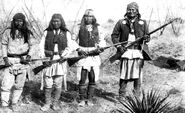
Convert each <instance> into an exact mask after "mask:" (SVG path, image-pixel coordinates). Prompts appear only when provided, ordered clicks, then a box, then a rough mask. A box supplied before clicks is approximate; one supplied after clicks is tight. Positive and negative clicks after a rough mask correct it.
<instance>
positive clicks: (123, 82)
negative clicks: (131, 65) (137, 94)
mask: <svg viewBox="0 0 185 113" xmlns="http://www.w3.org/2000/svg"><path fill="white" fill-rule="evenodd" d="M127 82H128V81H126V80H122V79H120V83H119V86H120V88H119V98H118V99H119V101H123V100H124V98H125V96H126V87H127Z"/></svg>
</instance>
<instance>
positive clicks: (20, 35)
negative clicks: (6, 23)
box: [1, 13, 33, 111]
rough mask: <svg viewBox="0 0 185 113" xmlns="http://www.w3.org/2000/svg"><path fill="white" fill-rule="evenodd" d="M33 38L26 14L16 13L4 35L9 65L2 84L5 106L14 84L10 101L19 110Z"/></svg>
mask: <svg viewBox="0 0 185 113" xmlns="http://www.w3.org/2000/svg"><path fill="white" fill-rule="evenodd" d="M31 38H32V32H31V31H30V30H29V29H28V25H27V22H26V20H25V16H24V15H23V14H22V13H17V14H15V15H14V16H13V20H12V21H11V26H10V27H9V28H7V29H6V30H5V32H4V34H3V37H2V55H3V59H4V63H5V65H6V66H7V68H5V69H4V70H3V79H2V85H1V105H2V107H4V108H7V107H8V106H9V99H10V92H11V88H12V87H13V85H14V89H13V93H12V100H11V101H10V102H11V107H12V109H13V110H14V111H16V110H17V102H18V100H19V98H20V96H21V93H22V91H23V87H24V84H25V80H26V74H27V72H26V68H25V67H26V66H27V62H26V61H29V60H30V59H31V53H32V51H33V48H32V44H31Z"/></svg>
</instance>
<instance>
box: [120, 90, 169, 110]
mask: <svg viewBox="0 0 185 113" xmlns="http://www.w3.org/2000/svg"><path fill="white" fill-rule="evenodd" d="M168 97H169V95H167V96H165V97H162V96H160V95H159V92H158V91H155V90H151V91H148V92H147V93H145V92H144V91H142V98H141V97H138V96H135V95H129V96H127V97H126V98H125V100H124V101H120V103H121V104H122V105H123V106H124V107H125V108H126V110H124V109H120V110H118V111H119V112H120V113H168V112H169V111H171V110H172V109H171V108H170V105H171V104H170V102H166V100H167V98H168Z"/></svg>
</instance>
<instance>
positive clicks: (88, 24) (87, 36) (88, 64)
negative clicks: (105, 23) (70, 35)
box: [76, 9, 105, 106]
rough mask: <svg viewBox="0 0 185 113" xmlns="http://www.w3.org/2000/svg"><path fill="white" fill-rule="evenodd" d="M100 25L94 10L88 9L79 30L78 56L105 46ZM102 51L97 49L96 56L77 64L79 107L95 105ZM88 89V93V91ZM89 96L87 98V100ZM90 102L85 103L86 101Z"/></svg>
mask: <svg viewBox="0 0 185 113" xmlns="http://www.w3.org/2000/svg"><path fill="white" fill-rule="evenodd" d="M98 26H99V24H98V23H97V22H96V18H95V16H94V14H93V10H92V9H87V10H86V11H85V14H84V15H83V17H82V20H81V23H80V27H78V29H76V30H77V41H78V43H79V48H78V49H77V51H78V54H79V55H80V56H81V55H87V54H88V52H89V51H91V50H95V49H97V48H99V47H101V46H105V41H104V39H103V38H102V37H101V35H102V33H101V32H100V31H99V28H98ZM100 52H102V51H101V50H99V49H97V53H96V56H88V57H86V58H84V59H81V60H80V61H78V63H77V77H78V80H79V95H80V102H79V106H85V105H86V104H87V105H90V106H91V105H93V101H92V99H93V96H94V90H95V87H96V81H97V80H98V77H99V71H100V64H101V60H100V56H99V53H100ZM87 78H88V81H89V83H88V87H87V85H86V79H87ZM86 89H87V91H86ZM86 96H87V98H86ZM86 99H87V100H88V101H85V100H86Z"/></svg>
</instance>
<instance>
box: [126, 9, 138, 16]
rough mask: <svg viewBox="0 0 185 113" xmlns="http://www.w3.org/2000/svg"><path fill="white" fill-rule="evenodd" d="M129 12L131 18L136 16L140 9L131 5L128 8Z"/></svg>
mask: <svg viewBox="0 0 185 113" xmlns="http://www.w3.org/2000/svg"><path fill="white" fill-rule="evenodd" d="M127 14H128V17H129V18H134V17H135V16H136V15H137V14H138V11H137V9H136V8H134V7H131V8H128V9H127Z"/></svg>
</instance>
